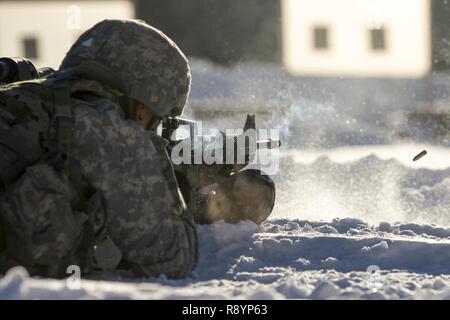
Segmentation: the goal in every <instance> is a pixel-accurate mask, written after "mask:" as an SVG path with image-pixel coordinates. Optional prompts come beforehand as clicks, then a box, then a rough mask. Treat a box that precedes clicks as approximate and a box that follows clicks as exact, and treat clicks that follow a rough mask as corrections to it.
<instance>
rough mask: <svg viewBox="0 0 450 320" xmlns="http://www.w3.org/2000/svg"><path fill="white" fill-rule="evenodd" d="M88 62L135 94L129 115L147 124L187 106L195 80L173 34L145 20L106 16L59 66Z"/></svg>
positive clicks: (88, 66) (129, 94) (128, 94)
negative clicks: (162, 30)
mask: <svg viewBox="0 0 450 320" xmlns="http://www.w3.org/2000/svg"><path fill="white" fill-rule="evenodd" d="M83 66H84V67H85V69H89V70H91V71H92V70H95V71H94V72H93V73H95V72H97V73H99V74H98V75H97V78H100V79H105V81H108V80H110V81H109V82H110V83H113V86H114V87H116V89H117V87H120V88H118V89H120V91H122V92H123V93H124V95H125V96H126V97H127V98H128V99H130V102H131V103H130V109H131V110H128V111H129V114H130V116H131V117H132V118H134V119H135V120H137V121H138V122H139V123H140V124H141V125H143V126H144V125H145V124H146V123H147V122H149V123H154V122H159V120H161V119H163V118H164V117H167V116H179V115H181V114H182V112H183V109H184V107H185V104H186V101H187V97H188V94H189V89H190V85H191V73H190V70H189V65H188V61H187V59H186V57H185V55H184V54H183V53H182V52H181V50H180V49H179V48H178V47H177V45H176V44H175V43H174V42H173V41H172V40H171V39H169V38H168V37H167V36H166V35H165V34H164V33H162V32H161V31H160V30H158V29H156V28H153V27H151V26H149V25H148V24H146V23H145V22H143V21H140V20H104V21H102V22H100V23H98V24H96V25H95V26H93V27H92V28H91V29H89V30H87V31H86V32H84V33H83V34H82V35H81V36H80V37H79V38H78V40H77V41H76V42H75V43H74V44H73V45H72V47H71V49H70V50H69V52H67V55H66V57H65V58H64V60H63V62H62V64H61V66H60V70H64V69H67V68H74V67H78V68H81V67H83ZM111 78H114V80H113V81H111ZM94 80H97V79H94ZM149 123H147V126H148V125H149Z"/></svg>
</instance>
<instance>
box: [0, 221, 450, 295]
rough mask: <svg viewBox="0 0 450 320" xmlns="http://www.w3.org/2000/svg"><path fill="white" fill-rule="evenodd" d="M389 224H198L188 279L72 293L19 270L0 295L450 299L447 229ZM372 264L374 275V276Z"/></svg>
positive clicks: (86, 286)
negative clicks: (193, 264)
mask: <svg viewBox="0 0 450 320" xmlns="http://www.w3.org/2000/svg"><path fill="white" fill-rule="evenodd" d="M386 227H387V224H386V223H381V224H380V225H378V226H369V225H368V224H367V223H365V222H363V221H362V220H358V219H350V218H348V219H335V220H333V221H331V222H311V221H301V220H288V219H273V220H270V221H269V222H267V223H266V224H265V225H263V226H257V225H255V224H253V223H252V222H248V221H246V222H241V223H239V224H237V225H228V224H226V223H224V222H218V223H216V224H213V225H210V226H201V227H200V228H199V236H200V238H199V240H200V253H201V254H200V261H199V265H198V267H197V269H196V270H195V272H194V273H193V274H192V275H191V277H190V278H189V279H185V280H177V281H174V280H168V279H166V278H164V277H160V278H157V279H135V280H127V281H117V280H115V281H94V280H84V279H82V280H81V288H80V289H70V288H69V287H68V286H67V283H66V280H48V279H38V278H30V277H29V276H28V274H27V273H26V271H25V270H24V269H23V268H21V267H16V268H14V269H12V270H10V271H9V272H8V273H7V274H6V276H5V277H4V278H3V279H2V280H1V281H0V298H1V299H11V298H12V299H16V298H21V299H35V298H39V299H93V298H94V299H124V298H125V299H186V298H187V299H284V298H289V299H299V298H300V299H412V298H426V299H441V298H450V275H449V272H448V271H449V267H448V266H449V265H450V236H449V234H450V229H444V228H440V227H434V226H432V225H428V226H418V225H415V224H392V225H389V229H390V230H391V231H390V232H388V231H386V230H387V228H386ZM411 229H414V230H415V231H412V230H411ZM331 230H332V232H330V231H331ZM405 230H408V231H411V232H412V234H404V233H403V231H405ZM417 231H420V232H422V233H421V235H417V234H416V233H417ZM425 232H426V233H425ZM371 266H375V271H376V272H375V273H371V272H368V270H370V267H371Z"/></svg>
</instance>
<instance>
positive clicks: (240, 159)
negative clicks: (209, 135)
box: [161, 115, 281, 220]
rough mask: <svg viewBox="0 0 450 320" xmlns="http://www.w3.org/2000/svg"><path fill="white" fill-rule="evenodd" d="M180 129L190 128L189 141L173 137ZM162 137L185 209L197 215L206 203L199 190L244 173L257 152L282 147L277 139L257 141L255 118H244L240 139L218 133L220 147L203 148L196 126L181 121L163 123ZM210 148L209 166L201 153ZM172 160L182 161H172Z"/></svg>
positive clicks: (250, 116)
mask: <svg viewBox="0 0 450 320" xmlns="http://www.w3.org/2000/svg"><path fill="white" fill-rule="evenodd" d="M181 126H188V127H189V137H188V138H184V139H177V138H176V137H175V131H176V130H177V129H179V128H180V127H181ZM161 136H162V137H163V138H165V139H166V140H168V141H169V144H168V146H167V151H168V153H169V156H170V158H171V160H172V163H173V166H174V170H175V175H176V177H177V180H178V184H179V187H180V189H181V192H182V194H183V196H184V199H185V201H186V203H187V205H188V206H191V207H192V208H193V212H194V213H196V214H199V212H200V211H202V210H201V209H200V207H201V206H202V205H203V202H204V201H205V195H204V194H203V195H202V189H206V188H207V187H208V186H211V185H214V184H215V183H217V182H220V181H221V180H223V179H226V178H227V177H230V176H231V175H233V174H235V173H237V172H239V171H240V170H242V169H244V168H245V167H246V166H247V165H248V164H250V163H252V161H253V160H254V159H255V155H256V153H257V151H258V150H261V149H276V148H279V147H280V146H281V141H280V140H279V139H265V140H257V139H256V138H257V134H256V121H255V115H247V119H246V121H245V125H244V128H243V132H242V134H240V135H231V136H230V135H226V134H225V133H223V132H220V136H221V139H219V143H217V141H213V142H211V141H209V144H208V143H206V144H205V141H204V140H205V139H204V138H205V137H204V136H201V135H199V134H198V123H197V122H195V121H193V120H189V119H184V118H167V119H165V120H164V121H163V122H162V131H161ZM183 145H184V146H183ZM211 145H215V148H214V149H212V150H210V151H211V152H210V154H211V155H212V156H213V157H212V158H214V160H215V161H213V162H211V161H209V162H208V161H207V160H208V159H205V154H204V151H205V150H206V151H208V147H209V146H211ZM180 146H182V147H180ZM199 149H200V151H199ZM174 152H175V154H174ZM174 157H176V158H177V159H178V160H179V159H180V158H182V159H184V160H185V161H184V162H180V161H174ZM209 160H211V159H209ZM200 220H201V219H200Z"/></svg>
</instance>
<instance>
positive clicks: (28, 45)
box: [22, 37, 39, 59]
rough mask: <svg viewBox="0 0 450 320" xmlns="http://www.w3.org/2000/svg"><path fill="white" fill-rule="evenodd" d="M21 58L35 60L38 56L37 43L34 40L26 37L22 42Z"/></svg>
mask: <svg viewBox="0 0 450 320" xmlns="http://www.w3.org/2000/svg"><path fill="white" fill-rule="evenodd" d="M22 46H23V56H24V57H25V58H28V59H37V58H38V57H39V54H38V41H37V39H36V38H32V37H28V38H24V39H23V40H22Z"/></svg>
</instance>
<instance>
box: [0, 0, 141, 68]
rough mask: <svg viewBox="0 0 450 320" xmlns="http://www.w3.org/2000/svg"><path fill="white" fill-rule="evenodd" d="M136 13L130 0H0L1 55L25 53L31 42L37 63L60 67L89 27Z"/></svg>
mask: <svg viewBox="0 0 450 320" xmlns="http://www.w3.org/2000/svg"><path fill="white" fill-rule="evenodd" d="M132 17H134V5H133V3H132V2H131V1H127V0H123V1H119V0H115V1H98V0H97V1H96V0H94V1H0V56H11V57H17V56H19V57H24V56H26V52H25V51H26V50H25V46H28V53H29V54H31V56H30V57H29V58H30V59H31V60H32V61H33V63H35V65H36V66H37V67H44V66H50V67H53V68H57V67H58V66H59V63H60V62H61V60H62V59H63V57H64V56H65V53H66V52H67V50H68V49H69V48H70V46H71V44H72V43H73V42H74V41H75V40H76V39H77V38H78V36H79V35H80V34H81V33H83V32H84V31H85V30H86V29H88V28H89V27H91V26H92V25H94V24H95V23H97V22H99V21H101V20H103V19H105V18H132ZM34 49H36V50H34ZM33 51H36V52H33ZM34 53H36V56H35V55H34Z"/></svg>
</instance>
